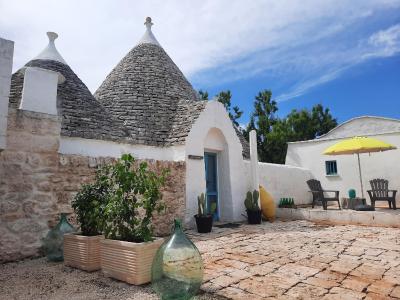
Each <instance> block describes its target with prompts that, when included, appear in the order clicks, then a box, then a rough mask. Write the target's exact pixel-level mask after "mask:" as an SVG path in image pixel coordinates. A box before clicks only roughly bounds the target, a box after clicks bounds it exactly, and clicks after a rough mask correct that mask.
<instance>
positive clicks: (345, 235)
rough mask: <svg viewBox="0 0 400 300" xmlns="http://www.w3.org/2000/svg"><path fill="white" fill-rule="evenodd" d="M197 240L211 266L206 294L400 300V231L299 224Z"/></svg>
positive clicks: (221, 232)
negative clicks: (397, 299)
mask: <svg viewBox="0 0 400 300" xmlns="http://www.w3.org/2000/svg"><path fill="white" fill-rule="evenodd" d="M189 235H190V236H191V237H192V239H193V240H195V241H196V245H197V246H198V248H199V250H200V251H201V252H202V256H203V259H204V261H205V282H204V284H203V285H202V290H203V291H206V292H210V293H213V294H215V295H220V296H224V297H226V298H229V299H251V300H257V299H396V298H400V229H394V228H379V227H362V226H350V225H346V226H319V225H315V224H313V223H310V222H307V221H291V222H275V223H273V224H271V223H264V224H263V225H261V226H258V225H257V226H254V225H242V226H240V227H239V228H235V229H217V228H215V229H213V233H211V234H208V235H204V234H202V235H199V234H197V233H195V232H193V231H191V232H189Z"/></svg>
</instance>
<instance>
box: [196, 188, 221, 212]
mask: <svg viewBox="0 0 400 300" xmlns="http://www.w3.org/2000/svg"><path fill="white" fill-rule="evenodd" d="M197 208H198V212H197V215H198V216H199V217H200V216H207V215H213V214H214V213H215V211H216V209H217V203H215V202H213V203H211V205H210V210H209V212H207V200H206V197H205V196H204V193H201V195H200V196H197Z"/></svg>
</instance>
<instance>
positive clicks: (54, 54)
mask: <svg viewBox="0 0 400 300" xmlns="http://www.w3.org/2000/svg"><path fill="white" fill-rule="evenodd" d="M47 36H48V38H49V44H48V45H47V47H46V48H44V49H43V51H42V52H40V53H39V55H38V56H36V57H35V58H34V59H48V60H55V61H58V62H61V63H63V64H67V63H66V62H65V60H64V58H62V56H61V54H60V53H59V52H58V51H57V48H56V45H55V44H54V41H55V40H56V39H57V38H58V34H57V33H55V32H47Z"/></svg>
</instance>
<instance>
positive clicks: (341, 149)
mask: <svg viewBox="0 0 400 300" xmlns="http://www.w3.org/2000/svg"><path fill="white" fill-rule="evenodd" d="M393 149H397V148H396V147H395V146H393V145H391V144H388V143H385V142H383V141H380V140H377V139H374V138H369V137H359V136H356V137H353V138H350V139H346V140H343V141H340V142H339V143H336V144H335V145H333V146H330V147H329V148H327V149H326V150H325V151H324V154H326V155H344V154H357V158H358V171H359V174H360V184H361V194H362V197H363V198H364V188H363V183H362V175H361V164H360V153H371V152H381V151H387V150H393Z"/></svg>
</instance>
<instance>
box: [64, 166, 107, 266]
mask: <svg viewBox="0 0 400 300" xmlns="http://www.w3.org/2000/svg"><path fill="white" fill-rule="evenodd" d="M105 172H106V170H105V169H99V170H98V171H97V173H96V177H95V182H94V183H91V184H84V185H83V186H82V187H81V189H80V190H79V192H78V193H77V194H76V196H75V198H74V200H73V201H72V208H73V209H74V211H75V214H76V217H77V220H78V222H79V224H80V230H81V232H80V233H69V234H65V235H64V264H65V265H66V266H71V267H75V268H78V269H82V270H86V271H95V270H99V269H100V267H101V264H100V240H101V239H103V238H104V237H103V235H102V234H101V233H102V229H103V225H104V217H103V213H104V208H105V202H106V195H107V192H108V190H109V186H108V184H107V180H105V178H104V173H105Z"/></svg>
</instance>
